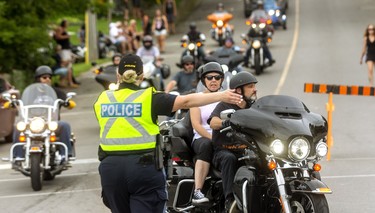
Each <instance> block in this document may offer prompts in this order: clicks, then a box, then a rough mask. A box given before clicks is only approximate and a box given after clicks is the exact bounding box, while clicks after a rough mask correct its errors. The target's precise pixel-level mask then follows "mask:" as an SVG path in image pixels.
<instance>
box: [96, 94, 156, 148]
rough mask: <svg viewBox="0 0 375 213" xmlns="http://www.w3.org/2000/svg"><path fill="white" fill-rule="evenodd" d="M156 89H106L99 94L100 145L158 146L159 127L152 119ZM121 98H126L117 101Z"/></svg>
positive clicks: (97, 105)
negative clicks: (153, 93) (152, 105)
mask: <svg viewBox="0 0 375 213" xmlns="http://www.w3.org/2000/svg"><path fill="white" fill-rule="evenodd" d="M152 92H153V90H152V89H151V88H150V89H146V90H137V91H133V90H129V89H124V90H119V91H115V92H113V91H105V92H103V93H102V94H101V95H100V96H99V98H98V101H97V102H96V103H95V113H96V116H97V118H98V121H99V125H100V128H101V130H100V146H101V148H102V149H103V150H104V151H133V150H145V149H153V148H155V144H156V135H157V134H158V133H159V128H158V126H157V125H156V124H154V123H153V122H152V116H151V103H152ZM124 96H125V97H124ZM116 97H117V98H116ZM121 97H124V100H123V101H122V102H119V101H117V99H119V98H121ZM139 101H141V102H139Z"/></svg>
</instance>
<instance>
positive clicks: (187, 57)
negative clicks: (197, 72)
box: [181, 55, 194, 65]
mask: <svg viewBox="0 0 375 213" xmlns="http://www.w3.org/2000/svg"><path fill="white" fill-rule="evenodd" d="M187 63H194V57H193V56H191V55H184V56H183V57H182V58H181V64H182V65H185V64H187Z"/></svg>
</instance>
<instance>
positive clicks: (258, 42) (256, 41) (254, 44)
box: [252, 40, 261, 49]
mask: <svg viewBox="0 0 375 213" xmlns="http://www.w3.org/2000/svg"><path fill="white" fill-rule="evenodd" d="M252 46H253V48H254V49H259V47H260V46H261V44H260V41H259V40H255V41H253V43H252Z"/></svg>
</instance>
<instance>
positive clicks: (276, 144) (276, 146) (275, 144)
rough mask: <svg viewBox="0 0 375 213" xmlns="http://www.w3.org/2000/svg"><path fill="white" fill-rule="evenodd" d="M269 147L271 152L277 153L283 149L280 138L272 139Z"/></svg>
mask: <svg viewBox="0 0 375 213" xmlns="http://www.w3.org/2000/svg"><path fill="white" fill-rule="evenodd" d="M270 148H271V152H272V153H273V154H275V155H279V154H281V153H282V152H283V151H284V144H283V143H282V142H281V140H279V139H276V140H274V141H272V143H271V146H270Z"/></svg>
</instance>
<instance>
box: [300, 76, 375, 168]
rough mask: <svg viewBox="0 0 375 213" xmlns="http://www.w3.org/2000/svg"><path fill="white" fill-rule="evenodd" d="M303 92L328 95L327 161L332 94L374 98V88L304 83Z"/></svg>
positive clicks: (329, 144)
mask: <svg viewBox="0 0 375 213" xmlns="http://www.w3.org/2000/svg"><path fill="white" fill-rule="evenodd" d="M304 91H305V92H306V93H323V94H329V97H328V103H327V104H326V109H327V113H328V116H327V122H328V132H327V146H328V153H327V160H328V161H329V160H330V159H331V148H332V147H333V137H332V112H333V111H334V109H335V105H334V104H333V100H332V99H333V94H337V95H363V96H375V87H370V86H345V85H330V84H313V83H305V88H304Z"/></svg>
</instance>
